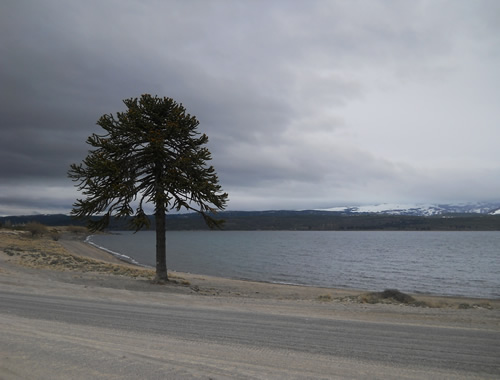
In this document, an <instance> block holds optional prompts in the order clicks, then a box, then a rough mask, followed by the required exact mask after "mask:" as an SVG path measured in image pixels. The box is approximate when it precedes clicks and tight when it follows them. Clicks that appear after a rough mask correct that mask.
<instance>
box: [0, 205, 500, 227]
mask: <svg viewBox="0 0 500 380" xmlns="http://www.w3.org/2000/svg"><path fill="white" fill-rule="evenodd" d="M216 217H217V218H221V219H224V220H225V224H224V228H223V229H224V230H240V231H245V230H246V231H250V230H269V231H276V230H301V231H310V230H312V231H353V230H358V231H367V230H368V231H369V230H375V231H376V230H397V231H400V230H407V231H499V230H500V202H498V203H468V204H435V205H433V204H427V205H422V204H380V205H373V206H345V207H334V208H330V209H326V210H303V211H290V210H270V211H225V212H220V213H218V214H217V215H216ZM150 220H151V223H152V225H151V228H154V217H152V216H150ZM31 221H36V222H39V223H42V224H45V225H47V226H64V225H83V224H84V223H85V222H83V221H80V220H75V219H73V218H71V217H70V216H68V215H28V216H10V217H0V226H2V225H4V226H16V225H22V224H24V223H27V222H31ZM127 228H128V223H127V220H116V219H114V218H113V219H112V220H111V223H110V226H109V229H110V230H125V229H127ZM205 229H207V226H206V225H205V223H204V221H203V218H202V217H200V216H199V215H198V214H196V213H189V214H168V215H167V230H205Z"/></svg>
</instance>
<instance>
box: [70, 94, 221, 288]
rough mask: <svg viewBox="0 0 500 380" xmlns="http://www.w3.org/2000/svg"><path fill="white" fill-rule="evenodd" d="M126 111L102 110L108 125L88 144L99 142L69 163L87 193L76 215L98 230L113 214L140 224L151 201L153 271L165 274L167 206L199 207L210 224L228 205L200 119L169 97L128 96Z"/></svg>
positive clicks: (160, 277)
mask: <svg viewBox="0 0 500 380" xmlns="http://www.w3.org/2000/svg"><path fill="white" fill-rule="evenodd" d="M123 102H124V103H125V105H126V106H127V108H128V109H127V111H126V112H118V113H117V114H116V117H115V116H113V115H112V114H109V115H108V114H107V115H103V116H102V117H101V118H100V119H99V120H98V122H97V124H98V125H99V126H101V127H102V128H103V129H104V133H103V134H101V135H98V134H92V136H90V137H89V138H88V139H87V144H89V145H91V146H92V147H93V148H94V149H92V150H90V151H89V154H88V156H87V157H86V158H85V159H84V160H83V162H82V163H80V164H72V165H71V167H70V170H69V171H68V175H69V177H70V178H71V179H72V180H73V181H75V182H76V185H75V186H77V187H78V190H79V191H81V192H82V194H84V195H85V196H86V198H85V199H77V201H76V202H75V203H74V204H73V210H72V215H73V216H75V217H78V218H90V217H91V216H96V215H97V216H99V217H98V218H97V219H94V220H89V227H90V229H91V230H93V231H97V230H102V229H104V228H105V227H106V226H107V225H108V224H109V222H110V218H111V217H112V216H114V217H117V218H129V219H130V221H131V224H132V226H133V227H134V228H135V230H136V231H138V230H140V229H141V228H143V227H149V225H150V221H149V219H148V217H147V215H146V212H145V210H144V205H145V204H146V203H152V204H153V205H154V219H155V225H156V278H157V280H165V281H166V280H168V276H167V264H166V236H165V218H166V213H167V212H168V211H169V210H172V209H175V210H177V211H179V210H181V209H187V210H192V211H196V212H198V213H200V214H201V215H202V216H203V218H204V219H205V221H206V223H207V224H208V226H209V227H217V226H220V223H221V221H220V220H216V219H214V218H213V217H212V216H213V214H214V213H215V212H216V211H217V210H223V209H224V208H225V205H226V202H227V197H228V195H227V193H224V192H222V190H221V186H220V185H219V180H218V178H217V174H216V173H215V170H214V168H213V167H212V166H208V165H207V163H206V162H207V161H209V160H211V155H210V152H209V151H208V149H207V148H206V147H205V146H204V145H205V144H206V143H207V142H208V137H207V136H206V135H205V134H200V133H199V132H198V131H197V127H198V124H199V122H198V120H197V119H196V117H194V116H191V115H189V114H187V113H186V110H185V108H184V107H183V106H182V104H178V103H176V102H175V101H174V100H173V99H171V98H159V97H157V96H154V97H153V96H151V95H148V94H146V95H142V96H141V98H140V99H137V98H135V99H126V100H124V101H123Z"/></svg>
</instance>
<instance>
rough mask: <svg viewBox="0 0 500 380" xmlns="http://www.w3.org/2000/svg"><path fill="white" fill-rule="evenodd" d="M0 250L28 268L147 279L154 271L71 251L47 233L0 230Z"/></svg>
mask: <svg viewBox="0 0 500 380" xmlns="http://www.w3.org/2000/svg"><path fill="white" fill-rule="evenodd" d="M0 250H2V251H3V252H5V254H7V255H8V256H10V258H11V260H14V261H16V262H17V263H18V264H19V265H22V266H25V267H28V268H38V269H50V270H57V271H78V272H96V273H108V274H114V275H122V276H128V277H133V278H146V279H150V280H153V279H154V277H155V271H154V270H152V269H145V268H135V267H133V266H130V265H120V264H111V263H106V262H104V261H99V260H94V259H90V258H85V257H81V256H77V255H73V254H71V253H69V252H68V251H67V250H66V249H65V248H64V247H62V246H61V244H59V243H58V242H57V241H54V240H50V238H49V237H38V238H34V237H31V236H29V235H28V234H25V233H22V232H18V233H5V232H3V231H2V233H0ZM170 277H172V281H171V282H173V283H178V284H182V285H189V282H187V281H185V280H183V279H182V278H178V277H175V276H170Z"/></svg>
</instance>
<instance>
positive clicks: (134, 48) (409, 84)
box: [0, 0, 500, 214]
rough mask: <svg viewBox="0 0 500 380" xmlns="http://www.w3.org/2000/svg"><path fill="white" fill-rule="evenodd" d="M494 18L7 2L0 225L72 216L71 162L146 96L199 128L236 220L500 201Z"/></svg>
mask: <svg viewBox="0 0 500 380" xmlns="http://www.w3.org/2000/svg"><path fill="white" fill-rule="evenodd" d="M499 14H500V6H499V5H498V4H497V2H494V1H488V0H483V1H475V2H469V1H465V0H464V1H433V2H429V1H425V0H422V1H413V2H399V1H390V0H381V1H363V0H359V1H349V2H341V1H338V2H337V1H308V2H299V1H297V2H292V1H275V2H267V1H253V2H226V1H213V2H206V1H196V0H192V1H172V2H168V3H165V2H162V1H155V0H148V1H134V0H127V1H117V0H116V1H106V2H102V1H86V2H60V1H56V0H47V1H44V2H29V1H14V0H8V1H6V2H4V4H3V5H2V12H1V14H0V42H1V43H0V65H1V66H0V67H1V70H0V85H1V87H2V92H1V94H0V127H1V136H2V138H1V139H0V183H1V185H0V186H1V187H0V190H1V197H0V214H8V213H18V212H25V211H26V210H33V211H36V210H43V211H44V212H45V211H48V210H66V212H67V211H69V209H70V207H71V203H72V199H74V197H76V196H77V194H76V192H75V190H74V189H73V187H72V183H71V181H69V180H68V179H67V178H66V171H67V169H68V166H69V164H70V163H72V162H78V161H80V160H81V159H83V158H84V156H85V154H86V152H87V146H86V144H85V140H86V138H87V136H89V135H90V134H91V133H93V132H98V131H99V130H98V127H97V126H96V125H95V122H96V121H97V119H98V118H99V117H100V116H101V115H102V114H104V113H115V112H117V111H121V110H123V109H124V106H123V104H122V103H121V101H122V100H123V99H125V98H129V97H137V96H140V95H141V94H142V93H152V94H158V95H160V96H170V97H173V98H174V99H176V100H177V101H179V102H182V103H183V104H184V105H185V106H186V107H187V109H188V111H189V112H190V113H192V114H194V115H196V116H197V118H198V119H199V120H200V122H201V124H200V130H201V131H202V132H206V133H207V134H208V135H209V138H210V143H209V147H210V149H211V151H212V153H213V156H214V161H213V164H214V165H215V167H216V169H217V171H218V173H219V176H220V179H221V183H222V185H223V187H224V189H225V190H227V191H228V192H229V193H230V199H231V202H230V208H231V209H240V208H245V209H263V208H313V207H330V206H333V205H335V204H339V203H344V204H345V203H365V202H385V201H386V202H394V201H403V200H404V201H416V202H418V201H426V202H427V201H446V199H449V200H450V201H452V200H465V201H466V200H471V201H476V200H483V199H492V198H496V199H498V188H499V182H498V180H497V178H498V172H499V170H500V169H499V162H500V153H499V150H498V148H497V145H498V144H497V143H495V141H500V130H499V128H498V125H497V121H498V120H499V116H500V112H499V111H498V107H497V105H496V103H497V99H498V98H499V95H500V94H499V88H500V75H498V74H499V72H498V67H500V62H499V61H500V26H499V25H500V23H499V22H498V15H499ZM477 183H480V184H481V185H480V186H477V185H475V184H477ZM20 188H23V189H24V190H23V191H22V192H20V190H19V189H20ZM16 210H17V211H16Z"/></svg>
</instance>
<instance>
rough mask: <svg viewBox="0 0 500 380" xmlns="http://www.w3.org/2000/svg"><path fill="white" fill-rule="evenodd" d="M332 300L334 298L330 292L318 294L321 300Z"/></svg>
mask: <svg viewBox="0 0 500 380" xmlns="http://www.w3.org/2000/svg"><path fill="white" fill-rule="evenodd" d="M332 300H333V298H332V296H331V295H330V294H322V295H320V296H318V301H321V302H330V301H332Z"/></svg>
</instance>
